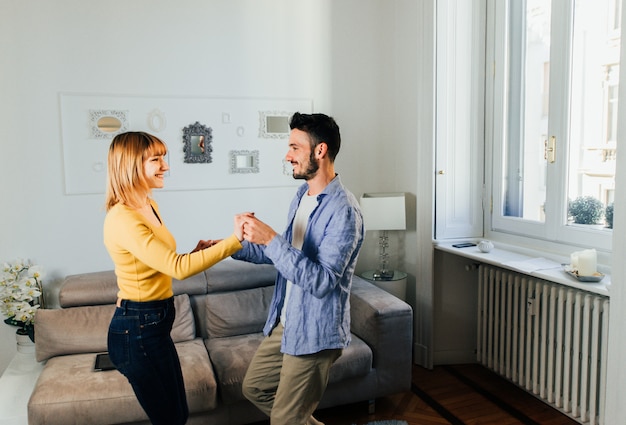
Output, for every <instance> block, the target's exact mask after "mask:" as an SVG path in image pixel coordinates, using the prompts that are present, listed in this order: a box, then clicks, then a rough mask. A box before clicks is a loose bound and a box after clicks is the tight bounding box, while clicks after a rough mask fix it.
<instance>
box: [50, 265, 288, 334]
mask: <svg viewBox="0 0 626 425" xmlns="http://www.w3.org/2000/svg"><path fill="white" fill-rule="evenodd" d="M275 280H276V269H275V268H274V266H272V265H269V264H252V263H247V262H245V261H238V260H233V259H230V258H229V259H225V260H223V261H221V262H219V263H217V264H215V265H214V266H213V267H210V268H209V269H207V270H205V271H203V272H202V273H198V274H196V275H194V276H191V277H189V278H187V279H184V280H177V279H174V280H173V282H172V288H173V290H174V294H175V295H181V294H188V295H189V303H190V305H191V308H192V312H193V317H194V322H195V323H194V325H195V332H196V335H197V336H201V337H203V338H207V337H209V336H230V335H233V334H234V335H240V334H241V333H248V332H255V331H260V329H262V327H263V324H264V322H265V318H266V315H267V309H268V307H269V300H270V299H271V293H272V290H273V287H274V282H275ZM117 291H118V288H117V280H116V277H115V272H114V271H113V270H107V271H99V272H91V273H82V274H76V275H70V276H67V277H66V278H65V280H64V281H63V283H62V285H61V288H60V291H59V305H60V306H61V307H62V308H72V307H85V306H104V305H109V306H112V305H113V304H115V301H116V300H117ZM257 299H258V300H259V302H257V301H256V300H257ZM112 311H113V310H111V312H112ZM111 314H112V313H111Z"/></svg>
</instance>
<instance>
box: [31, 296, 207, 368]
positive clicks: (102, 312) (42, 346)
mask: <svg viewBox="0 0 626 425" xmlns="http://www.w3.org/2000/svg"><path fill="white" fill-rule="evenodd" d="M174 306H175V308H176V319H175V320H174V325H173V327H172V333H171V335H172V339H173V340H174V342H182V341H189V340H192V339H194V338H195V335H196V328H195V322H194V318H193V312H192V310H191V303H190V302H189V295H187V294H182V295H177V296H176V297H174ZM114 312H115V305H112V304H111V305H98V306H88V307H71V308H62V309H40V310H37V313H36V316H35V352H36V357H37V361H39V362H41V361H44V360H47V359H49V358H50V357H53V356H58V355H64V354H79V353H94V352H99V351H107V333H108V331H109V323H110V322H111V318H112V317H113V313H114Z"/></svg>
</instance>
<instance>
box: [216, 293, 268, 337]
mask: <svg viewBox="0 0 626 425" xmlns="http://www.w3.org/2000/svg"><path fill="white" fill-rule="evenodd" d="M273 291H274V286H265V287H261V288H254V289H245V290H241V291H234V292H223V293H214V294H209V295H207V297H206V331H207V335H208V336H209V338H221V337H227V336H235V335H245V334H250V333H255V332H261V331H262V330H263V325H264V324H265V319H266V318H267V312H268V310H269V305H270V301H271V300H272V293H273Z"/></svg>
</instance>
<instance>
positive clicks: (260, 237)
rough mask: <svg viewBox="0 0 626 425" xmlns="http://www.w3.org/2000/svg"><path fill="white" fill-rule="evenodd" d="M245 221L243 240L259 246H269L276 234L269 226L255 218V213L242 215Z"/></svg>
mask: <svg viewBox="0 0 626 425" xmlns="http://www.w3.org/2000/svg"><path fill="white" fill-rule="evenodd" d="M240 217H241V220H242V221H243V238H244V239H245V240H247V241H248V242H252V243H255V244H259V245H268V244H269V243H270V242H271V241H272V239H274V236H276V234H277V233H276V232H275V231H274V229H272V228H271V227H270V226H268V225H267V224H265V223H263V222H262V221H261V220H259V219H258V218H256V217H255V216H254V213H247V214H240Z"/></svg>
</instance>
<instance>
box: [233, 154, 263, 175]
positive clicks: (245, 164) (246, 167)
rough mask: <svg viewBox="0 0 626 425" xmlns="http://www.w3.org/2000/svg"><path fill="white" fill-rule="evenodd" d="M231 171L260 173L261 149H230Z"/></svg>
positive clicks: (234, 172) (235, 172)
mask: <svg viewBox="0 0 626 425" xmlns="http://www.w3.org/2000/svg"><path fill="white" fill-rule="evenodd" d="M229 155H230V173H231V174H237V173H242V174H246V173H258V172H259V151H230V153H229Z"/></svg>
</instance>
